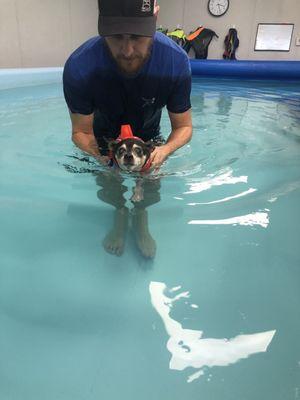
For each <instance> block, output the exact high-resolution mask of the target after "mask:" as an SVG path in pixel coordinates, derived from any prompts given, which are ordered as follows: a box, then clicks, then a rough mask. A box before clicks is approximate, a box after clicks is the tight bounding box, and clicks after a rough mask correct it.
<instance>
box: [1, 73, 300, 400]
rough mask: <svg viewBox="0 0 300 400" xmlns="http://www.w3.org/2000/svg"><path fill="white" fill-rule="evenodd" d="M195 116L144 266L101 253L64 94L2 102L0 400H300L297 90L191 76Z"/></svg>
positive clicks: (106, 212) (56, 90) (98, 205)
mask: <svg viewBox="0 0 300 400" xmlns="http://www.w3.org/2000/svg"><path fill="white" fill-rule="evenodd" d="M192 105H193V119H194V136H193V139H192V141H191V143H190V144H189V145H187V146H185V147H184V148H182V149H180V150H179V151H178V152H177V153H176V154H174V155H173V156H172V157H170V159H169V160H168V162H167V163H166V164H165V165H164V166H163V168H162V169H161V171H160V172H159V177H160V178H161V200H160V202H159V203H157V204H155V205H153V206H151V207H150V208H149V210H148V213H149V225H150V231H151V234H152V236H153V238H154V239H155V241H156V244H157V254H156V257H155V259H154V260H153V261H149V260H145V259H144V258H143V257H142V256H141V254H140V253H139V251H138V250H137V248H136V245H135V242H134V239H133V234H132V232H131V231H130V232H129V234H128V238H127V242H126V247H125V251H124V254H123V255H122V256H121V257H116V256H113V255H110V254H108V253H107V252H105V250H104V249H103V247H102V240H103V238H104V237H105V235H106V234H107V232H108V231H109V230H110V227H111V224H112V218H113V208H112V207H111V206H110V205H108V204H105V203H103V202H101V201H100V200H99V199H98V197H97V192H98V190H99V186H97V183H96V179H95V175H96V172H97V170H98V169H99V168H100V167H99V166H97V164H95V163H94V162H93V160H92V159H90V160H87V159H85V158H83V159H82V154H81V153H80V152H79V151H78V150H77V149H76V148H75V147H74V145H73V144H72V142H71V140H70V122H69V117H68V112H67V109H66V106H65V103H64V100H63V95H62V86H61V84H60V83H56V84H55V83H53V84H45V85H38V86H27V87H19V88H12V89H6V90H1V91H0V146H1V152H0V167H1V175H0V202H1V208H0V221H1V225H0V235H1V240H0V254H1V261H0V327H1V329H0V354H1V362H0V399H1V400H2V399H3V400H40V399H43V400H54V399H55V400H69V399H70V400H76V399H78V400H94V399H100V398H102V399H107V400H114V399H118V400H119V399H126V400H127V399H130V400H133V399H134V400H135V399H138V400H140V399H143V400H153V399H158V400H177V399H203V400H204V399H205V400H215V399H223V400H242V399H243V400H250V399H251V400H253V399H257V400H283V399H284V400H294V399H299V398H300V322H299V309H300V291H299V279H300V270H299V267H300V262H299V261H300V257H299V254H300V252H299V237H300V224H299V221H300V219H299V212H300V168H299V167H300V157H299V155H300V83H280V82H263V81H257V82H255V81H251V82H246V81H235V80H213V79H211V80H207V79H205V80H204V79H201V78H195V79H194V81H193V93H192ZM169 131H170V126H169V122H168V117H167V113H164V114H163V119H162V133H163V134H164V135H166V136H167V135H168V133H169ZM80 159H81V160H80ZM100 169H101V168H100ZM95 171H96V172H95ZM125 183H126V185H128V187H129V188H131V187H132V186H133V180H132V177H130V176H127V177H126V180H125ZM129 197H130V190H129V191H128V193H127V194H126V198H127V199H129ZM128 205H129V206H130V202H129V201H128Z"/></svg>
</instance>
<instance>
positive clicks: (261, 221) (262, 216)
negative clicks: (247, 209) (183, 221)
mask: <svg viewBox="0 0 300 400" xmlns="http://www.w3.org/2000/svg"><path fill="white" fill-rule="evenodd" d="M266 211H269V210H267V209H266ZM188 224H189V225H244V226H254V225H260V226H261V227H263V228H267V227H268V225H269V215H268V213H267V212H254V213H251V214H247V215H241V216H238V217H232V218H225V219H212V220H201V219H199V220H192V221H189V222H188Z"/></svg>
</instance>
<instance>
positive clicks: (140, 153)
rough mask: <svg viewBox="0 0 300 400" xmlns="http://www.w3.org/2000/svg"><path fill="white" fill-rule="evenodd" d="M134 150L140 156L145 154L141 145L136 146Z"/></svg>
mask: <svg viewBox="0 0 300 400" xmlns="http://www.w3.org/2000/svg"><path fill="white" fill-rule="evenodd" d="M134 152H135V154H136V155H137V156H138V157H142V155H143V151H142V149H141V148H140V147H135V149H134Z"/></svg>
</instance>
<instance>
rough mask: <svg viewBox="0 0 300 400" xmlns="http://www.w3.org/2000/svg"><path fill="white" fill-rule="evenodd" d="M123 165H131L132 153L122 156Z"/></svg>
mask: <svg viewBox="0 0 300 400" xmlns="http://www.w3.org/2000/svg"><path fill="white" fill-rule="evenodd" d="M124 163H125V164H132V163H133V155H132V153H126V154H125V155H124Z"/></svg>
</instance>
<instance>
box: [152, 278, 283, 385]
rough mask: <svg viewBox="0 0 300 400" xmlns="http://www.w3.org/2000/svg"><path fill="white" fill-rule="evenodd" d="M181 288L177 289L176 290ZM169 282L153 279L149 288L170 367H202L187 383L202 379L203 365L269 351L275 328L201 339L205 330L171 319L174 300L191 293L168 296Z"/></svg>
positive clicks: (228, 362)
mask: <svg viewBox="0 0 300 400" xmlns="http://www.w3.org/2000/svg"><path fill="white" fill-rule="evenodd" d="M177 289H178V288H174V289H173V290H171V292H174V291H175V290H177ZM165 290H166V285H165V284H164V283H162V282H151V283H150V285H149V291H150V295H151V302H152V305H153V307H154V308H155V310H156V311H157V312H158V314H159V315H160V317H161V318H162V320H163V323H164V325H165V328H166V331H167V333H168V335H169V337H170V338H169V340H168V342H167V349H168V350H169V352H170V353H171V355H172V356H171V360H170V364H169V367H170V369H173V370H178V371H182V370H184V369H186V368H189V367H192V368H196V369H199V370H198V371H197V372H196V373H194V374H192V375H190V376H189V377H188V379H187V382H192V381H193V380H195V379H197V378H199V377H200V376H201V375H203V374H204V370H203V369H204V367H215V366H223V367H224V366H228V365H230V364H234V363H236V362H238V361H239V360H241V359H244V358H248V357H249V356H251V355H252V354H255V353H262V352H266V351H267V349H268V347H269V345H270V343H271V341H272V339H273V336H274V335H275V332H276V331H275V330H271V331H267V332H261V333H254V334H249V335H238V336H236V337H234V338H232V339H229V340H228V339H214V338H205V339H204V338H202V335H203V332H202V331H196V330H194V329H184V328H183V327H182V325H181V324H180V323H179V322H178V321H176V320H175V319H173V318H171V316H170V311H171V308H172V306H173V303H174V302H175V301H177V300H178V299H180V298H182V297H189V292H183V293H180V294H178V295H176V296H175V297H173V298H169V297H167V296H166V295H165V294H164V292H165Z"/></svg>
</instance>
